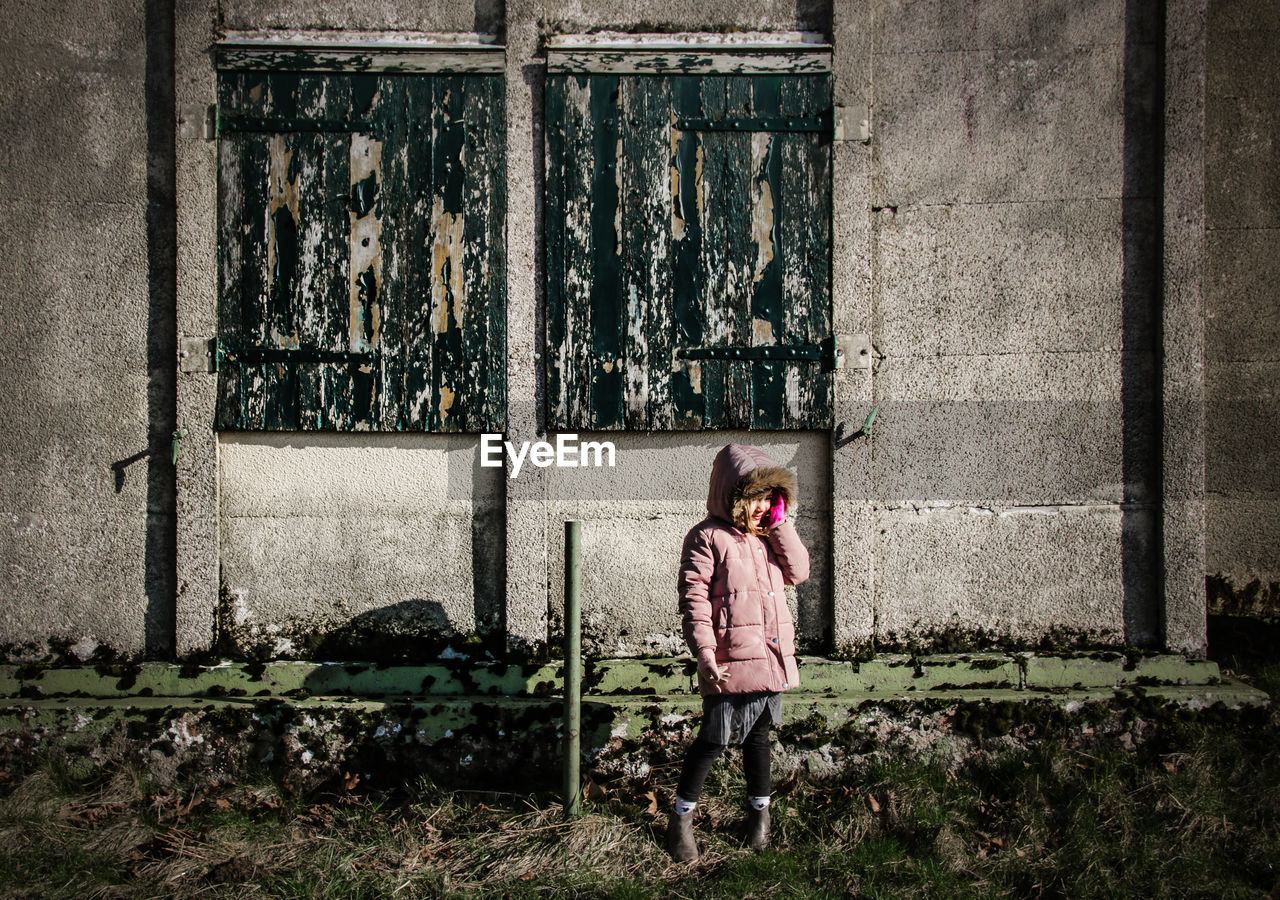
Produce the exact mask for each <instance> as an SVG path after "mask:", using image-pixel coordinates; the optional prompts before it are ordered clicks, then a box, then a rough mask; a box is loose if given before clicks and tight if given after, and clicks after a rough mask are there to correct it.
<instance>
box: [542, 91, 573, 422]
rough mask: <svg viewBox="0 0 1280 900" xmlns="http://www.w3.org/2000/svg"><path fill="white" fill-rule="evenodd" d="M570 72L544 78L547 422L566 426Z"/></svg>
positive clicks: (567, 414) (567, 416)
mask: <svg viewBox="0 0 1280 900" xmlns="http://www.w3.org/2000/svg"><path fill="white" fill-rule="evenodd" d="M568 80H569V79H568V78H567V77H565V76H549V77H548V78H547V81H546V96H545V98H544V102H545V121H546V132H545V133H546V142H547V145H546V184H547V188H546V201H545V202H546V206H545V209H544V212H543V223H544V224H543V228H544V232H545V237H544V240H545V241H546V247H547V250H546V260H547V262H546V267H547V268H546V292H547V347H546V363H547V397H546V403H547V410H546V413H547V424H548V426H549V427H552V428H563V427H567V425H568V422H569V409H568V389H567V384H566V376H567V374H568V369H567V366H568V353H567V341H568V339H569V308H568V298H567V296H566V293H565V263H566V260H565V243H564V234H565V216H566V215H567V206H566V190H567V180H568V174H567V171H566V169H567V154H568V151H569V148H570V147H571V146H572V145H571V144H569V143H568V142H567V141H566V132H567V130H568V123H567V121H566V110H565V97H566V93H567V91H568V84H567V82H568Z"/></svg>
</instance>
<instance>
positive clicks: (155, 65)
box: [113, 0, 178, 659]
mask: <svg viewBox="0 0 1280 900" xmlns="http://www.w3.org/2000/svg"><path fill="white" fill-rule="evenodd" d="M145 93H146V98H145V104H146V119H147V288H148V296H149V302H148V308H147V422H148V426H147V450H146V451H145V454H140V455H139V456H138V457H134V459H138V458H140V456H141V455H145V456H146V457H147V535H146V551H145V559H144V565H145V569H146V571H145V576H144V577H145V580H146V593H147V609H146V622H145V631H144V633H145V643H144V653H145V655H146V657H147V658H149V659H162V658H172V656H173V654H174V649H175V646H176V631H175V629H176V610H175V603H176V600H175V597H176V593H177V548H178V537H177V534H178V533H177V509H176V504H177V499H176V497H177V478H176V475H175V471H174V465H173V459H172V454H171V450H170V446H171V441H172V440H173V434H174V431H175V429H176V428H177V424H176V423H177V388H178V384H177V378H178V374H177V365H176V361H177V344H178V326H177V206H176V200H175V198H176V178H177V175H176V167H177V161H176V160H177V157H176V152H175V127H176V125H175V108H174V103H175V100H174V4H173V0H147V5H146V81H145ZM124 464H125V465H126V466H127V465H128V461H126V462H125V463H124ZM113 468H114V467H113ZM123 477H124V469H123V468H118V469H116V489H117V491H119V489H120V488H121V487H122V486H123V485H122V482H123Z"/></svg>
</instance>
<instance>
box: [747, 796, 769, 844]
mask: <svg viewBox="0 0 1280 900" xmlns="http://www.w3.org/2000/svg"><path fill="white" fill-rule="evenodd" d="M746 843H747V846H748V847H750V848H751V849H752V850H763V849H764V848H765V847H768V846H769V807H767V806H766V807H765V808H764V809H755V808H754V807H751V806H748V807H747V835H746Z"/></svg>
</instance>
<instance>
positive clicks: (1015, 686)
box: [0, 652, 1223, 702]
mask: <svg viewBox="0 0 1280 900" xmlns="http://www.w3.org/2000/svg"><path fill="white" fill-rule="evenodd" d="M800 663H801V688H800V690H799V691H793V692H791V693H792V694H793V695H794V694H797V693H804V694H833V693H834V694H840V695H851V694H858V695H862V694H866V695H869V696H892V695H895V694H897V693H907V694H920V693H934V692H947V691H957V690H978V691H1008V690H1012V691H1036V690H1047V691H1059V690H1064V689H1088V688H1104V687H1123V686H1128V685H1143V686H1147V687H1160V686H1180V687H1194V686H1205V687H1211V686H1215V685H1219V684H1221V683H1222V681H1223V679H1222V676H1221V673H1220V672H1219V670H1218V665H1217V663H1213V662H1203V661H1196V660H1188V659H1186V658H1184V657H1182V656H1179V655H1176V654H1164V655H1136V656H1129V655H1126V654H1122V653H1116V652H1093V653H1082V654H1074V655H1069V656H1049V655H1038V654H1034V653H1025V652H1019V653H961V654H939V655H932V656H920V657H913V656H907V655H905V654H881V655H880V656H876V657H873V658H871V659H868V660H861V661H842V660H830V659H825V658H823V657H802V658H801V659H800ZM563 677H564V675H563V667H562V666H560V665H557V664H546V665H514V664H509V663H500V662H488V661H473V660H467V659H453V660H443V661H439V662H435V663H430V664H426V665H413V666H380V665H375V664H372V663H359V662H341V663H337V662H273V663H240V662H235V663H233V662H222V663H218V664H215V665H209V666H196V665H175V664H170V663H142V664H136V665H120V666H98V667H93V666H84V667H72V668H43V667H34V666H23V667H19V666H2V667H0V702H3V699H4V698H5V697H9V698H23V699H26V700H40V699H57V698H79V699H106V698H146V697H157V698H184V697H185V698H196V697H204V698H211V699H219V698H273V697H289V698H294V699H305V698H308V697H335V698H337V697H348V698H370V699H383V698H405V699H411V700H412V699H421V698H428V697H457V696H465V697H510V698H518V697H526V698H551V697H556V696H558V695H559V694H560V691H561V688H562V680H563ZM695 693H696V686H695V684H694V680H693V663H692V661H691V660H689V659H688V658H687V657H676V658H664V659H599V660H587V661H586V663H585V667H584V677H583V694H584V696H588V697H610V698H621V697H635V696H660V695H688V696H693V695H694V694H695Z"/></svg>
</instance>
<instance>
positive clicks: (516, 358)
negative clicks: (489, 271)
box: [505, 0, 550, 652]
mask: <svg viewBox="0 0 1280 900" xmlns="http://www.w3.org/2000/svg"><path fill="white" fill-rule="evenodd" d="M541 10H542V4H541V3H540V2H537V0H508V3H507V35H506V43H507V70H506V80H507V437H508V439H509V440H511V441H513V442H514V443H517V444H518V443H519V442H520V441H524V440H534V439H536V438H537V437H538V436H539V435H540V434H542V433H543V432H544V429H545V425H544V423H543V422H542V415H541V409H542V405H543V404H542V402H541V391H542V389H543V388H542V385H543V379H542V376H541V371H542V366H543V365H544V362H543V360H542V341H541V338H540V335H541V331H542V329H541V328H540V327H539V323H540V315H539V310H540V309H541V308H542V305H541V303H540V296H541V290H542V288H541V283H542V278H541V263H540V259H541V254H540V253H539V244H538V241H539V235H540V234H541V232H542V229H541V221H540V220H541V204H540V202H539V200H540V198H541V196H542V181H543V179H542V177H541V172H542V146H543V142H542V84H543V74H544V69H543V66H542V63H541V61H540V60H538V59H535V56H534V55H535V54H536V53H537V51H538V34H539V28H540V25H541V22H540V17H541ZM507 465H508V466H510V465H511V462H510V458H508V461H507ZM549 471H550V470H549V469H540V468H537V467H533V466H526V467H525V468H524V469H522V470H521V472H520V477H519V478H518V479H517V478H507V479H505V481H506V485H507V500H506V529H507V562H506V566H507V585H506V587H507V592H506V596H507V600H506V630H507V643H508V646H509V647H510V648H511V649H512V650H517V651H523V650H533V651H535V652H536V651H537V650H538V649H539V648H541V647H542V646H544V645H545V644H546V640H547V540H548V534H547V477H546V476H547V473H548V472H549Z"/></svg>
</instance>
